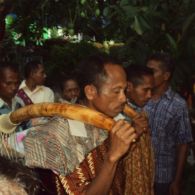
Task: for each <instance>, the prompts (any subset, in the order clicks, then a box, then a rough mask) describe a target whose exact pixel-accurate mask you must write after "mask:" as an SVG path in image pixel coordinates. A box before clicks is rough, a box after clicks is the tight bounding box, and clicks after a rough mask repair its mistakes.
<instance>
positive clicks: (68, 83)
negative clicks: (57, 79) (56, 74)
mask: <svg viewBox="0 0 195 195" xmlns="http://www.w3.org/2000/svg"><path fill="white" fill-rule="evenodd" d="M64 87H66V88H72V87H78V84H77V82H76V81H75V80H74V79H69V80H66V81H64Z"/></svg>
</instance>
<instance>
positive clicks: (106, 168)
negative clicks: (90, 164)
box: [82, 158, 118, 195]
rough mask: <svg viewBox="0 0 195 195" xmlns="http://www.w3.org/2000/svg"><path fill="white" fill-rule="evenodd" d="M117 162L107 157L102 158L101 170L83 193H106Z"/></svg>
mask: <svg viewBox="0 0 195 195" xmlns="http://www.w3.org/2000/svg"><path fill="white" fill-rule="evenodd" d="M117 164H118V162H113V161H112V160H110V159H109V158H107V159H105V160H104V163H103V165H102V168H101V170H100V171H99V173H98V175H97V176H96V178H95V179H94V180H93V181H92V182H91V183H90V184H89V186H88V188H87V189H86V190H85V191H84V192H83V193H82V194H83V195H91V194H93V195H100V194H101V195H106V194H108V192H109V190H110V188H111V184H112V181H113V178H114V175H115V172H116V167H117Z"/></svg>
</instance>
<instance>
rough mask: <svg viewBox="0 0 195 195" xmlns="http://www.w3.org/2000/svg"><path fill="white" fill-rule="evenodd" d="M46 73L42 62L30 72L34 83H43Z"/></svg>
mask: <svg viewBox="0 0 195 195" xmlns="http://www.w3.org/2000/svg"><path fill="white" fill-rule="evenodd" d="M45 78H46V74H45V69H44V66H43V65H42V64H39V65H38V68H36V69H35V70H34V71H33V72H32V79H33V80H34V82H35V84H36V85H43V84H44V82H45Z"/></svg>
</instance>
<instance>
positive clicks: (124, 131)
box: [112, 120, 137, 144]
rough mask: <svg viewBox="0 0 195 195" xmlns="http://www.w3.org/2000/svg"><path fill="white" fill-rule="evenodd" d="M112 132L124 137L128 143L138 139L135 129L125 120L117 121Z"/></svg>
mask: <svg viewBox="0 0 195 195" xmlns="http://www.w3.org/2000/svg"><path fill="white" fill-rule="evenodd" d="M112 134H115V135H116V136H117V137H119V138H120V139H122V140H123V141H124V142H125V143H126V144H129V143H131V142H135V140H136V139H137V134H136V131H135V129H134V128H133V127H132V126H131V125H130V124H129V123H128V122H127V121H124V120H119V121H117V122H116V124H115V126H114V128H113V129H112Z"/></svg>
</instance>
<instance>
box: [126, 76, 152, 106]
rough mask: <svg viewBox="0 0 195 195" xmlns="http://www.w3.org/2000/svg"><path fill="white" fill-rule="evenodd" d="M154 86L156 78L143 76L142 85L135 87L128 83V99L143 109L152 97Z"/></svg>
mask: <svg viewBox="0 0 195 195" xmlns="http://www.w3.org/2000/svg"><path fill="white" fill-rule="evenodd" d="M153 86H154V77H153V76H152V75H151V76H143V81H142V83H141V84H139V85H136V86H134V85H133V83H131V82H128V87H127V97H128V98H129V99H130V101H132V102H134V103H135V104H136V105H138V106H139V107H143V106H144V105H145V104H146V103H147V102H148V101H149V100H150V99H151V97H152V89H153Z"/></svg>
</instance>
